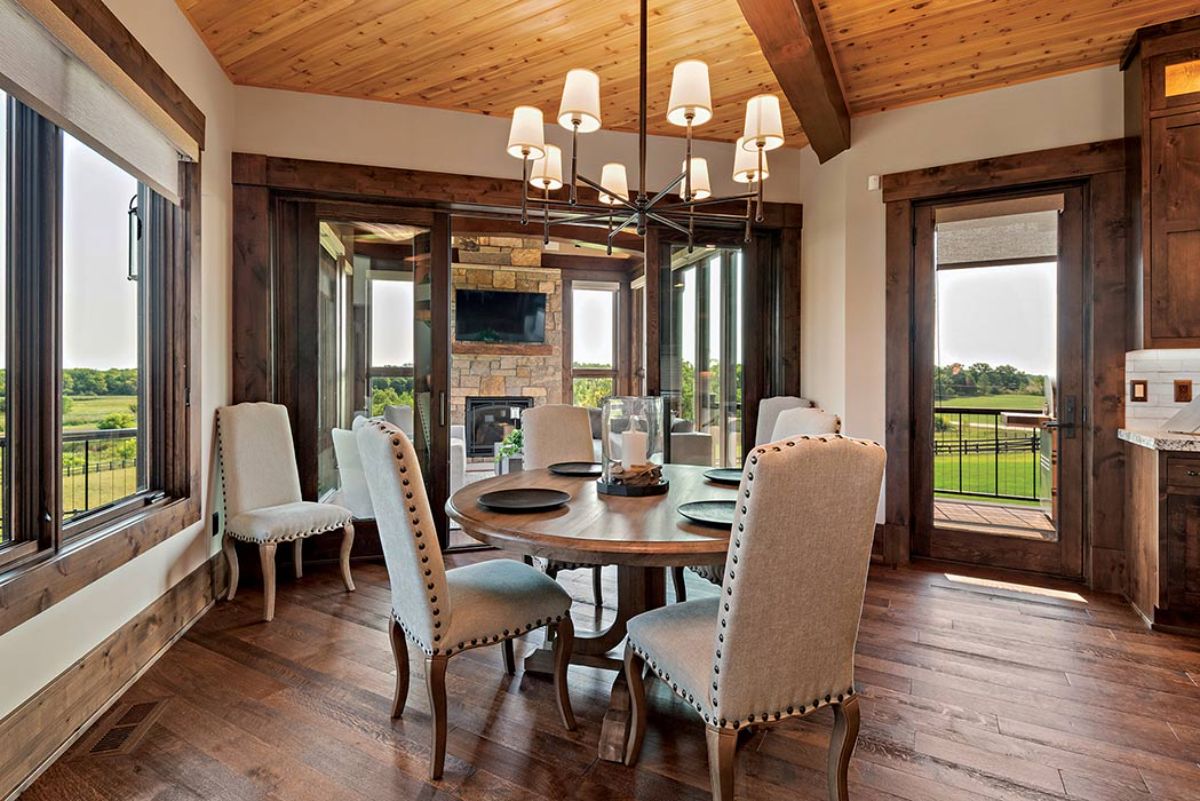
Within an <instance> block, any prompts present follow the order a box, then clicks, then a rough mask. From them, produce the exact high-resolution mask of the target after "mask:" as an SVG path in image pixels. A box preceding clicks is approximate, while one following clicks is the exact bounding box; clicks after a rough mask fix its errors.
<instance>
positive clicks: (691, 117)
mask: <svg viewBox="0 0 1200 801" xmlns="http://www.w3.org/2000/svg"><path fill="white" fill-rule="evenodd" d="M712 115H713V103H712V92H711V91H710V90H709V85H708V65H707V64H705V63H704V62H703V61H697V60H695V59H689V60H687V61H680V62H679V63H678V64H676V65H675V71H674V73H673V74H672V76H671V97H670V100H669V102H668V103H667V122H669V123H671V124H672V125H679V126H684V125H689V124H690V125H692V126H696V125H703V124H704V123H706V122H708V121H709V120H711V119H712Z"/></svg>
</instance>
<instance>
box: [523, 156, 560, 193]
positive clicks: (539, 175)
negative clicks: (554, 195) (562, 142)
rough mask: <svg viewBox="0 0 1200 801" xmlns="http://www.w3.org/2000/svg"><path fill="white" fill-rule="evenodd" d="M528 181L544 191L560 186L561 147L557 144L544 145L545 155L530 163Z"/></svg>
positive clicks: (551, 190) (550, 190)
mask: <svg viewBox="0 0 1200 801" xmlns="http://www.w3.org/2000/svg"><path fill="white" fill-rule="evenodd" d="M529 183H530V184H531V185H532V186H534V187H536V188H537V189H541V190H543V191H546V192H553V191H554V190H556V189H561V188H562V185H563V171H562V148H560V147H559V146H558V145H546V155H544V156H542V157H541V158H540V159H536V160H535V161H534V162H533V164H532V165H530V170H529Z"/></svg>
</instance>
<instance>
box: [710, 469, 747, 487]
mask: <svg viewBox="0 0 1200 801" xmlns="http://www.w3.org/2000/svg"><path fill="white" fill-rule="evenodd" d="M704 477H705V478H707V479H708V480H709V481H711V482H712V483H714V484H732V485H733V486H735V487H736V486H737V485H738V484H741V483H742V471H741V470H739V469H738V468H736V467H718V468H716V469H715V470H706V471H705V473H704Z"/></svg>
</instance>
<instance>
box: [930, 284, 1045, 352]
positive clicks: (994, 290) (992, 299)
mask: <svg viewBox="0 0 1200 801" xmlns="http://www.w3.org/2000/svg"><path fill="white" fill-rule="evenodd" d="M1057 279H1058V269H1057V265H1056V264H1054V263H1053V262H1050V263H1048V264H1022V265H1016V266H1005V267H973V268H966V269H957V270H939V271H938V273H937V338H936V342H937V345H936V347H937V348H938V350H937V352H935V353H934V361H935V363H936V364H938V365H942V366H945V365H950V364H954V363H956V362H957V363H961V364H972V363H974V362H987V363H989V364H992V365H1001V364H1011V365H1012V366H1013V367H1016V368H1018V369H1020V370H1023V371H1025V372H1027V373H1030V374H1032V375H1050V376H1055V375H1057V368H1056V364H1057V342H1058V337H1057V335H1056V328H1057V305H1058V304H1057V286H1056V285H1057Z"/></svg>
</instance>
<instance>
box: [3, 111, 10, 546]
mask: <svg viewBox="0 0 1200 801" xmlns="http://www.w3.org/2000/svg"><path fill="white" fill-rule="evenodd" d="M5 142H8V95H6V94H5V93H4V92H0V143H5ZM0 246H3V250H0V254H7V253H8V159H7V158H0ZM7 275H8V258H7V256H6V255H0V549H3V548H4V546H5V545H7V544H8V543H9V542H11V541H12V530H11V529H10V527H9V525H8V505H9V504H8V477H9V474H10V471H9V469H8V425H7V422H8V421H7V417H8V370H7V369H6V367H7V365H8V338H7V337H6V336H5V331H6V327H7V326H6V325H5V320H6V319H7V317H8V314H7V304H8V301H7V291H6V290H7V288H8V278H7Z"/></svg>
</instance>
